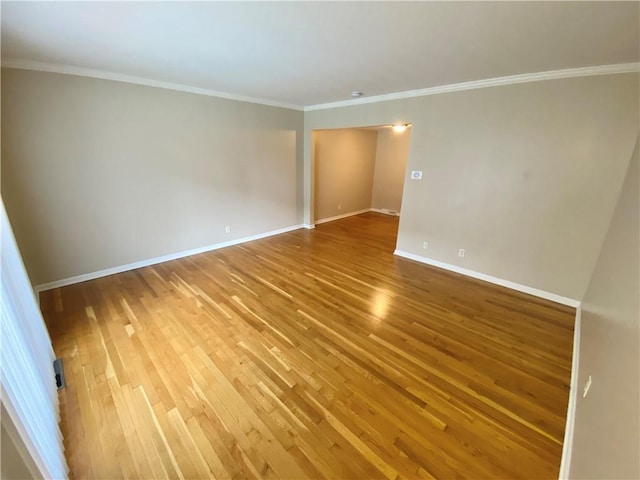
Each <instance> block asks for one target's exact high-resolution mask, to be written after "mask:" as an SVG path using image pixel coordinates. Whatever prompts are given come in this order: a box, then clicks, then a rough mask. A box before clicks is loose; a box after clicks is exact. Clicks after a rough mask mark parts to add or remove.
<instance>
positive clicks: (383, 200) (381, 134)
mask: <svg viewBox="0 0 640 480" xmlns="http://www.w3.org/2000/svg"><path fill="white" fill-rule="evenodd" d="M410 139H411V129H410V128H408V129H407V130H405V131H404V132H394V131H393V130H392V129H391V128H381V129H380V130H378V145H377V148H376V168H375V172H374V175H373V193H372V196H371V207H372V208H376V209H388V210H395V211H396V212H400V208H401V207H402V190H403V188H404V176H405V172H406V169H407V159H408V157H409V141H410Z"/></svg>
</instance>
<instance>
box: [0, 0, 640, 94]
mask: <svg viewBox="0 0 640 480" xmlns="http://www.w3.org/2000/svg"><path fill="white" fill-rule="evenodd" d="M1 8H2V60H3V63H5V64H10V63H9V62H11V61H15V60H22V61H32V62H47V63H54V64H61V65H67V66H69V65H71V66H75V67H83V68H89V69H97V70H102V71H107V72H112V73H117V74H124V75H130V76H136V77H143V78H146V79H151V80H156V81H162V82H171V83H174V84H180V85H184V86H190V87H197V88H201V89H207V90H213V91H218V92H226V93H229V94H234V95H239V96H244V97H251V98H254V99H261V100H265V101H268V102H272V103H273V102H277V103H281V104H287V105H292V106H298V107H302V106H310V105H317V104H322V103H327V102H336V101H341V100H347V99H350V98H351V92H352V91H353V90H360V91H362V92H364V94H365V97H366V96H375V95H382V94H389V93H394V92H403V91H407V90H415V89H424V88H428V87H434V86H441V85H448V84H454V83H459V82H467V81H473V80H481V79H487V78H495V77H501V76H507V75H516V74H525V73H533V72H543V71H549V70H557V69H566V68H576V67H586V66H596V65H609V64H619V63H630V62H638V61H639V60H640V47H639V45H640V35H639V30H640V27H639V25H640V4H639V3H638V2H620V3H619V2H291V3H286V2H282V3H277V2H256V3H254V2H199V3H198V2H77V3H73V2H8V1H3V2H2V7H1ZM23 63H24V62H23Z"/></svg>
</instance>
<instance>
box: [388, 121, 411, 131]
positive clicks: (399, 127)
mask: <svg viewBox="0 0 640 480" xmlns="http://www.w3.org/2000/svg"><path fill="white" fill-rule="evenodd" d="M410 126H411V124H410V123H396V124H395V125H391V128H393V131H394V132H397V133H402V132H404V131H405V130H406V129H407V128H409V127H410Z"/></svg>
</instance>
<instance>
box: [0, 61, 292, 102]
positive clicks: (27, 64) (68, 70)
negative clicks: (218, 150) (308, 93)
mask: <svg viewBox="0 0 640 480" xmlns="http://www.w3.org/2000/svg"><path fill="white" fill-rule="evenodd" d="M2 67H3V68H14V69H18V70H35V71H38V72H49V73H62V74H65V75H76V76H79V77H90V78H99V79H102V80H113V81H116V82H125V83H133V84H136V85H145V86H148V87H157V88H165V89H168V90H177V91H180V92H187V93H195V94H198V95H206V96H209V97H217V98H224V99H226V100H236V101H238V102H249V103H257V104H259V105H267V106H269V107H279V108H287V109H289V110H299V111H303V110H304V107H302V106H300V105H292V104H289V103H283V102H277V101H274V100H268V99H264V98H254V97H247V96H244V95H236V94H234V93H227V92H219V91H217V90H209V89H207V88H200V87H192V86H189V85H182V84H180V83H172V82H163V81H160V80H152V79H150V78H144V77H136V76H134V75H126V74H124V73H117V72H110V71H108V70H99V69H94V68H85V67H76V66H74V65H65V64H61V63H47V62H35V61H31V60H21V59H17V58H3V59H2Z"/></svg>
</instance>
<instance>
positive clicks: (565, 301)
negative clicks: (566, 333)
mask: <svg viewBox="0 0 640 480" xmlns="http://www.w3.org/2000/svg"><path fill="white" fill-rule="evenodd" d="M393 253H394V255H398V256H399V257H404V258H408V259H410V260H415V261H416V262H421V263H426V264H427V265H432V266H434V267H439V268H443V269H445V270H450V271H452V272H456V273H461V274H462V275H466V276H468V277H473V278H477V279H478V280H484V281H485V282H490V283H494V284H496V285H500V286H502V287H507V288H510V289H511V290H517V291H518V292H523V293H528V294H529V295H533V296H535V297H540V298H544V299H546V300H551V301H552V302H556V303H561V304H562V305H567V306H569V307H574V308H578V307H579V306H580V302H579V301H578V300H574V299H573V298H567V297H563V296H561V295H556V294H555V293H551V292H545V291H544V290H538V289H537V288H533V287H528V286H526V285H521V284H519V283H515V282H511V281H509V280H503V279H502V278H497V277H492V276H491V275H487V274H484V273H480V272H475V271H473V270H469V269H466V268H462V267H458V266H456V265H451V264H448V263H444V262H440V261H438V260H433V259H431V258H427V257H422V256H420V255H415V254H413V253H409V252H405V251H402V250H396V251H395V252H393Z"/></svg>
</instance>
